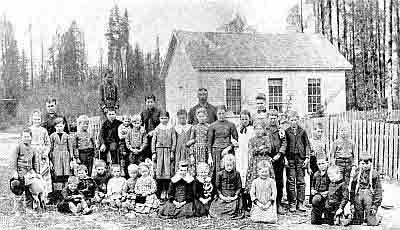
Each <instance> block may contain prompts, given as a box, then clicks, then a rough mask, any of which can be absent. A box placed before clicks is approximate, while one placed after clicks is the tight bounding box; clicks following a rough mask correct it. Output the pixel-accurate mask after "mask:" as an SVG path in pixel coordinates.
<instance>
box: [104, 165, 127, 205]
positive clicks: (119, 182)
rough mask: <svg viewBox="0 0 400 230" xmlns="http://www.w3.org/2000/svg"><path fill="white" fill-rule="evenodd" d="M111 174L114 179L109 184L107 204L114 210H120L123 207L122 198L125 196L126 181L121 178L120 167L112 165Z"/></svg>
mask: <svg viewBox="0 0 400 230" xmlns="http://www.w3.org/2000/svg"><path fill="white" fill-rule="evenodd" d="M111 172H112V176H113V177H112V178H111V179H110V180H109V181H108V184H107V194H106V198H107V200H106V202H107V203H109V204H110V207H111V208H112V209H114V208H117V209H119V208H121V206H122V203H121V202H122V198H123V197H124V196H125V191H124V189H125V187H126V179H125V178H123V177H121V166H120V165H117V164H115V165H112V167H111Z"/></svg>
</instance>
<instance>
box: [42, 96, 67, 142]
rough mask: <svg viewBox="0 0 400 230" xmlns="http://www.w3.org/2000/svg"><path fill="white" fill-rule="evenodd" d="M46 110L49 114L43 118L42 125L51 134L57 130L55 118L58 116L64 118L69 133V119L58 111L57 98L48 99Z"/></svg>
mask: <svg viewBox="0 0 400 230" xmlns="http://www.w3.org/2000/svg"><path fill="white" fill-rule="evenodd" d="M46 110H47V114H45V116H44V118H43V123H42V127H44V128H45V129H47V132H48V133H49V136H50V135H51V134H52V133H54V132H55V131H56V129H55V127H54V125H55V119H56V118H58V117H61V118H63V120H64V124H65V126H64V132H66V133H69V126H68V123H67V119H65V117H64V116H62V115H61V114H58V113H57V100H56V99H55V98H48V99H47V100H46Z"/></svg>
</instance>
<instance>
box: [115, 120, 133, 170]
mask: <svg viewBox="0 0 400 230" xmlns="http://www.w3.org/2000/svg"><path fill="white" fill-rule="evenodd" d="M131 129H132V124H131V118H130V117H129V116H128V115H124V116H123V117H122V124H120V125H119V126H118V137H119V151H118V152H119V153H118V154H119V157H118V158H119V159H120V165H121V175H122V177H125V176H128V165H129V154H128V149H127V145H126V138H127V136H128V133H129V132H130V131H131Z"/></svg>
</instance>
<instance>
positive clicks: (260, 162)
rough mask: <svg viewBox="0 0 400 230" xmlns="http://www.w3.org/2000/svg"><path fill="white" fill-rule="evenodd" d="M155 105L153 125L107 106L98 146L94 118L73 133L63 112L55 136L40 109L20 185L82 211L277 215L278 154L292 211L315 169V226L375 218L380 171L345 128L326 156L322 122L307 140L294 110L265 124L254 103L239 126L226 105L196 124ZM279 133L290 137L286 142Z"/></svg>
mask: <svg viewBox="0 0 400 230" xmlns="http://www.w3.org/2000/svg"><path fill="white" fill-rule="evenodd" d="M150 99H152V98H150ZM151 109H152V114H150V115H149V117H151V119H153V120H147V121H146V122H153V123H152V124H151V125H150V126H154V127H153V129H149V126H146V124H150V123H145V124H144V121H143V115H142V116H141V115H134V116H133V117H129V116H123V119H122V121H118V120H117V119H116V114H115V111H114V110H112V109H110V110H108V111H107V120H106V121H105V122H104V123H103V125H102V127H101V131H100V132H101V133H100V137H99V139H100V143H98V144H97V143H95V140H94V138H93V136H92V135H91V134H90V132H89V130H88V127H89V119H88V117H87V116H85V115H82V116H80V117H79V118H78V131H77V133H76V134H75V135H71V136H70V135H68V134H67V133H65V132H64V120H63V119H61V118H60V119H56V120H55V132H54V133H52V134H50V135H49V134H48V133H47V130H46V129H44V128H42V127H41V126H40V124H41V120H40V117H41V114H40V112H39V111H34V112H33V113H32V116H31V121H32V126H31V127H29V128H28V129H24V131H23V133H22V142H21V143H20V144H19V145H18V148H17V152H16V153H15V155H14V157H15V159H14V161H13V165H12V167H13V169H14V172H15V173H14V175H13V179H12V180H11V181H10V183H11V189H12V191H13V192H14V193H15V194H17V193H18V194H21V191H23V192H25V197H26V200H27V201H30V202H33V203H36V204H38V205H39V206H44V205H43V204H46V203H48V202H50V201H49V199H48V198H49V194H53V196H54V194H58V195H59V199H58V200H57V208H58V210H59V211H60V212H67V213H68V212H71V213H75V214H76V213H83V214H89V213H91V212H92V210H93V208H92V207H94V206H106V207H109V208H111V209H115V210H122V211H125V212H127V213H130V214H129V215H154V216H155V215H158V216H159V217H163V218H178V217H193V216H210V217H218V218H223V217H228V218H234V219H239V218H243V217H244V216H245V211H250V218H251V219H252V220H254V221H259V222H267V223H276V222H277V220H278V215H277V214H278V213H279V212H278V211H279V210H278V209H280V208H281V207H282V206H281V204H280V199H281V198H282V197H281V196H282V194H281V193H282V191H279V190H282V186H281V184H282V185H283V179H282V178H281V177H282V176H281V175H280V174H281V173H283V172H280V171H283V165H282V169H279V165H277V163H276V162H278V160H280V159H284V161H282V162H285V163H286V166H287V167H286V175H287V186H286V188H287V194H288V201H289V211H291V212H294V211H296V209H297V210H300V211H305V208H304V206H303V202H304V200H305V181H304V176H305V169H306V168H307V167H310V173H311V175H312V176H311V198H310V201H311V203H312V217H311V219H312V220H311V222H312V224H321V223H328V224H334V223H336V224H338V223H343V222H344V220H345V219H346V218H349V216H350V215H353V216H352V218H353V222H352V223H355V224H357V223H359V224H361V223H362V222H363V221H364V218H366V219H367V222H368V224H371V225H372V224H374V223H376V222H377V221H376V218H375V222H373V220H374V217H376V211H377V209H378V208H379V206H380V202H381V200H382V189H381V185H380V181H379V175H378V174H377V173H376V172H375V171H374V170H373V169H372V159H371V157H370V156H367V155H362V156H360V158H359V159H357V160H356V159H354V157H355V156H354V154H353V151H352V148H353V146H352V143H351V141H350V139H349V137H348V136H347V135H346V129H347V127H345V126H343V127H344V128H343V129H341V131H342V132H341V133H340V137H339V139H338V140H337V141H335V142H334V143H333V145H332V147H330V154H327V152H328V151H326V149H327V148H326V147H325V141H324V140H323V137H322V135H320V134H319V135H318V132H319V133H321V132H320V130H319V129H322V127H321V126H318V128H317V130H316V133H317V134H315V135H313V138H312V139H311V140H309V139H308V136H307V133H306V131H305V130H304V129H302V128H301V127H300V126H299V125H298V120H299V119H298V118H299V116H298V115H297V113H295V112H292V113H290V114H289V122H290V125H289V127H287V128H286V129H285V130H283V128H282V127H280V128H279V125H278V128H276V129H275V130H273V131H271V130H270V131H268V132H267V131H266V129H267V128H268V125H267V122H268V121H267V120H265V119H257V120H255V121H254V123H252V122H251V116H250V113H249V112H247V111H243V112H242V113H241V115H240V120H241V124H240V126H239V127H236V126H235V125H234V124H233V123H231V122H229V121H228V120H227V119H226V117H225V114H226V108H225V107H224V106H219V107H217V118H218V120H217V121H215V122H214V123H212V124H208V123H207V118H208V114H207V110H206V109H205V108H198V109H197V110H196V112H195V115H196V120H197V123H196V124H193V125H190V124H187V113H186V111H185V110H180V111H178V113H177V114H176V115H177V119H176V122H175V123H176V124H174V125H171V123H173V122H170V116H169V113H168V112H166V111H156V110H154V108H151ZM272 113H273V114H274V115H275V113H276V112H272ZM156 119H158V120H159V121H158V122H157V123H158V124H157V123H155V124H154V120H156ZM271 123H273V122H271ZM143 124H144V125H145V127H142V126H143ZM271 133H275V134H276V137H274V136H273V134H271ZM274 138H275V139H279V140H284V142H282V143H284V147H282V146H283V145H282V143H281V142H279V144H278V145H277V144H276V143H275V142H276V140H275V139H274ZM310 142H311V143H310ZM96 147H99V149H100V153H99V154H98V155H96V154H95V152H96V151H95V150H96ZM274 152H276V154H275V155H274V154H271V153H274ZM328 155H329V156H328ZM356 163H359V164H358V168H357V167H356V165H357V164H356ZM328 165H330V166H329V167H328ZM356 168H357V169H356ZM277 199H279V201H278V202H277ZM38 205H36V206H38ZM32 207H35V206H32ZM349 210H350V211H349ZM341 220H342V221H341Z"/></svg>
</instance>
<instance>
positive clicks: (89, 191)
mask: <svg viewBox="0 0 400 230" xmlns="http://www.w3.org/2000/svg"><path fill="white" fill-rule="evenodd" d="M78 190H79V192H81V193H82V194H83V195H84V196H85V200H90V199H92V198H94V194H95V192H96V182H95V181H94V179H93V178H91V177H86V178H84V179H79V184H78Z"/></svg>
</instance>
